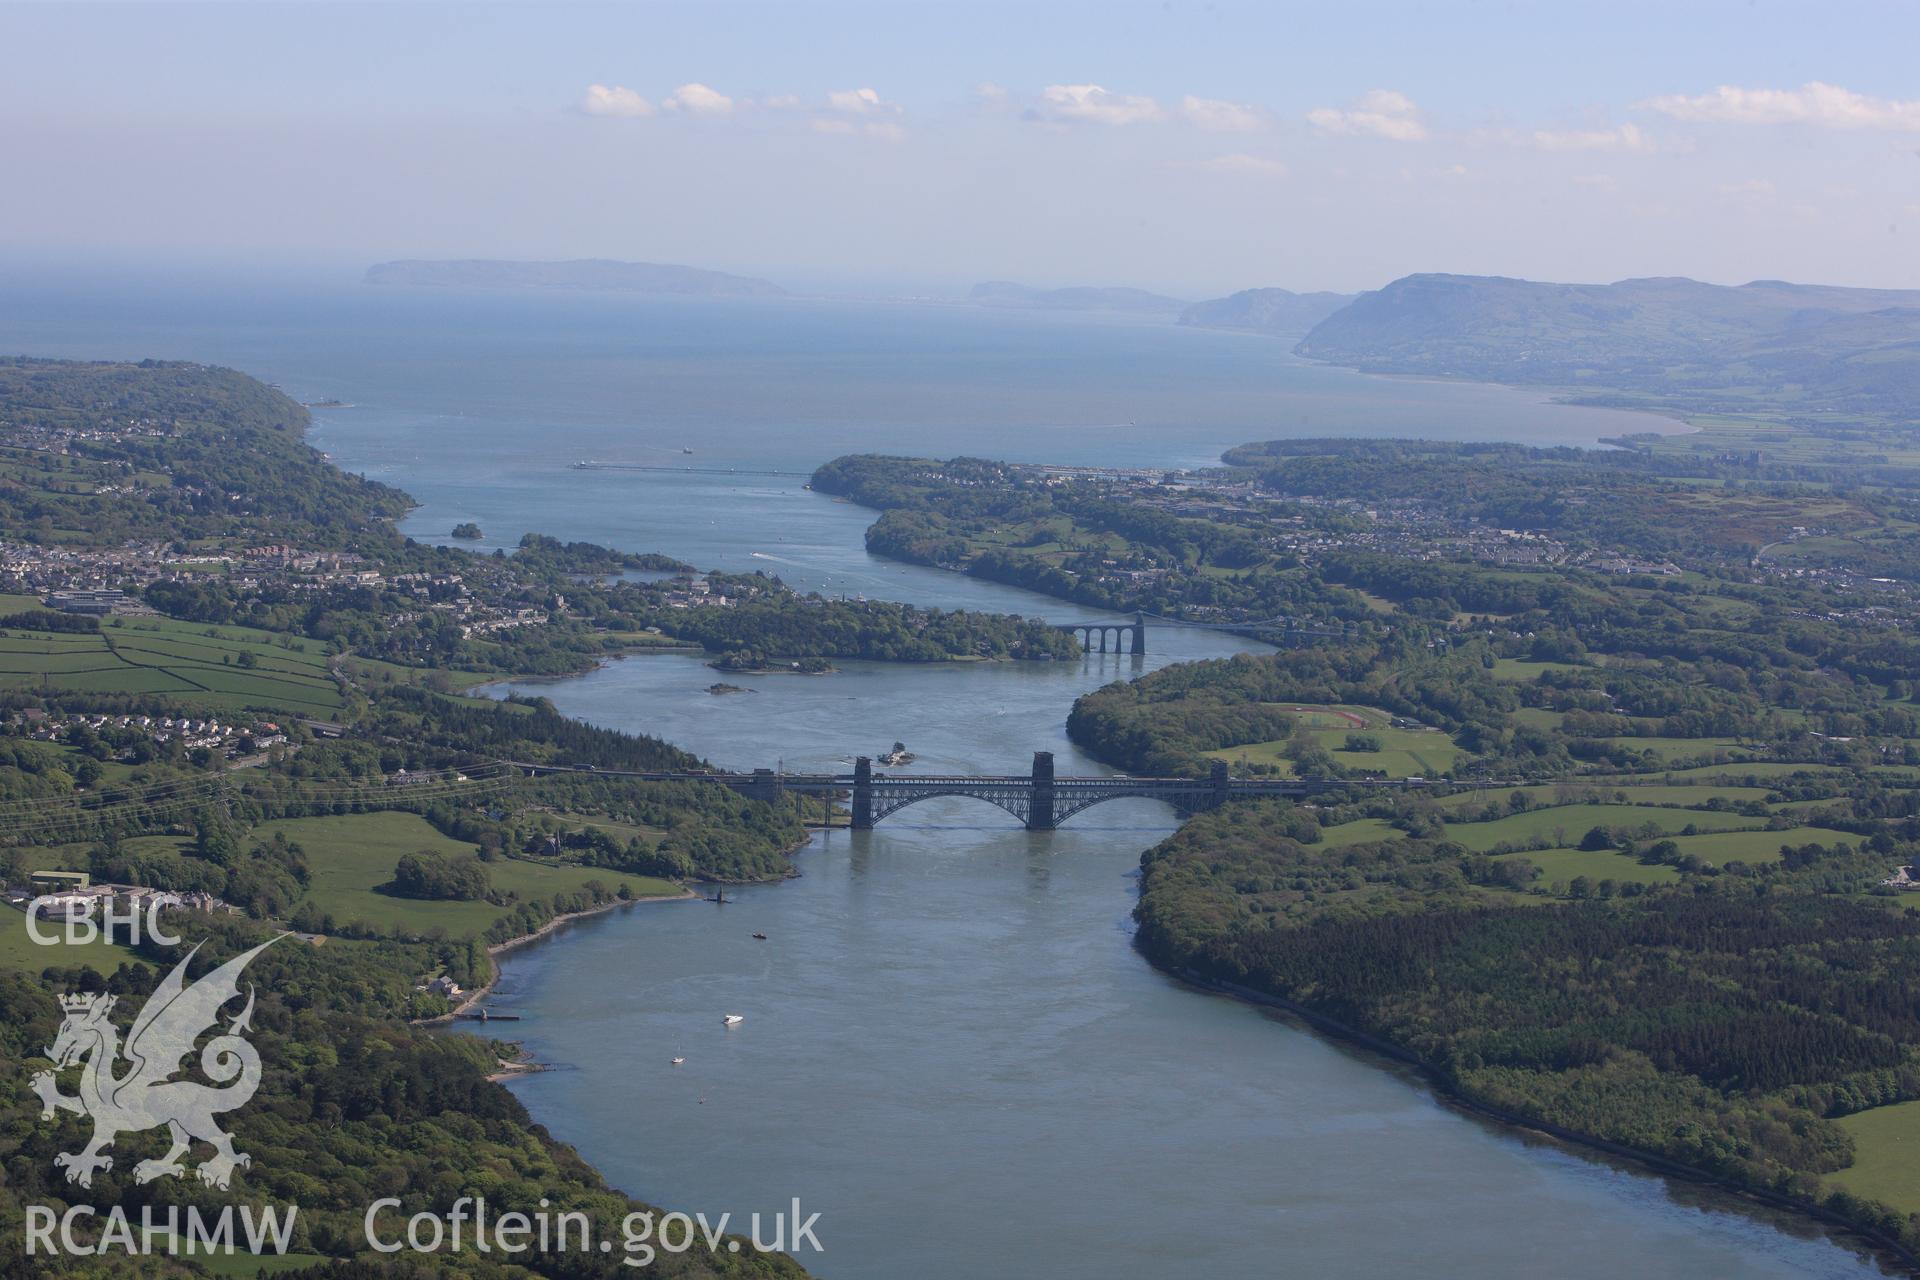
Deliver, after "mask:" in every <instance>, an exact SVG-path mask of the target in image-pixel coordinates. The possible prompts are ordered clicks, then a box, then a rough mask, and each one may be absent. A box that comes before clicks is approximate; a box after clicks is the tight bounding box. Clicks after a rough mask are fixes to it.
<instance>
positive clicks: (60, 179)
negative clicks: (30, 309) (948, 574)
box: [0, 0, 1920, 298]
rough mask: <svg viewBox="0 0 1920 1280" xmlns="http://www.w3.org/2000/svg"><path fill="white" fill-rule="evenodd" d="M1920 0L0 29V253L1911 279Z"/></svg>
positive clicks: (1330, 2)
mask: <svg viewBox="0 0 1920 1280" xmlns="http://www.w3.org/2000/svg"><path fill="white" fill-rule="evenodd" d="M1916 48H1920V4H1914V3H1910V2H1909V3H1898V4H1882V3H1868V2H1864V0H1863V2H1860V3H1848V2H1846V0H1826V2H1825V3H1791V4H1788V3H1774V2H1770V0H1741V2H1740V3H1721V2H1720V0H1663V2H1661V3H1642V2H1640V0H1608V2H1606V3H1582V2H1579V0H1555V2H1552V3H1544V2H1543V3H1511V2H1487V0H1479V2H1476V0H1452V2H1449V3H1435V2H1428V3H1367V2H1365V0H1322V2H1321V3H1316V4H1288V3H1266V4H1239V3H1228V2H1225V0H1216V2H1215V3H1189V2H1188V0H1166V2H1164V3H1150V4H1136V3H1128V2H1125V0H1106V2H1103V3H1098V4H1081V3H1065V2H1061V3H1053V2H1049V0H1027V2H1026V3H1022V4H991V3H965V4H961V3H931V2H922V0H892V2H890V3H884V4H844V3H813V2H802V0H786V2H784V3H778V4H753V3H729V2H724V0H712V2H709V3H700V4H654V3H626V4H620V5H610V6H576V5H569V4H556V3H540V4H509V3H500V4H486V3H462V4H444V5H429V4H353V3H326V4H274V3H252V4H226V5H174V4H144V3H143V4H132V5H107V4H93V3H64V4H51V3H49V4H23V5H0V137H4V138H5V139H6V143H5V145H4V147H0V265H6V264H15V265H17V264H20V263H41V264H56V265H57V264H67V263H78V262H95V263H102V262H105V263H117V262H146V261H152V262H168V261H177V262H191V263H206V264H215V265H220V266H225V267H230V268H232V269H234V270H245V269H248V268H249V267H252V266H259V265H264V264H285V263H299V264H304V265H305V266H308V267H311V268H313V269H316V270H322V271H329V272H332V271H338V272H341V273H349V272H357V271H358V270H359V269H361V268H363V267H364V266H365V265H366V264H368V263H370V262H374V261H380V260H384V259H390V258H400V257H498V258H535V259H552V258H574V257H606V258H621V259H629V260H640V261H653V262H678V263H687V264H692V265H697V266H704V267H712V268H717V269H721V270H728V271H738V272H744V273H749V274H755V275H764V276H767V277H769V278H771V279H774V280H776V281H778V282H780V283H782V284H785V285H787V286H788V287H791V288H796V289H811V290H823V291H825V290H832V291H841V292H874V293H889V294H900V293H916V292H924V293H931V294H943V293H951V292H954V291H956V290H964V289H965V288H966V287H967V286H968V285H969V284H971V283H972V282H974V281H978V280H988V279H1012V280H1020V281H1024V282H1028V283H1032V284H1036V285H1046V286H1058V285H1068V284H1116V285H1117V284H1125V285H1134V286H1138V287H1143V288H1150V289H1155V290H1159V291H1162V292H1167V293H1172V294H1174V295H1176V296H1179V297H1185V298H1199V297H1208V296H1215V295H1218V294H1221V293H1225V292H1229V291H1232V290H1234V289H1240V288H1246V287H1252V286H1280V287H1285V288H1290V289H1296V290H1309V289H1333V290H1339V291H1342V292H1351V291H1357V290H1361V289H1368V288H1374V287H1377V286H1379V285H1381V284H1384V283H1386V282H1387V281H1389V280H1392V279H1395V278H1397V277H1399V276H1401V275H1405V274H1407V273H1410V272H1415V271H1456V272H1465V273H1473V274H1497V275H1511V276H1522V277H1527V278H1532V279H1550V280H1578V281H1599V280H1613V279H1621V278H1626V277H1632V276H1656V275H1686V276H1692V277H1694V278H1696V279H1704V280H1713V281H1719V282H1723V283H1739V282H1742V281H1746V280H1750V279H1756V278H1767V279H1792V280H1802V281H1810V282H1819V283H1831V284H1851V285H1873V286H1883V287H1913V288H1920V75H1916V74H1915V73H1914V70H1913V65H1914V64H1913V50H1914V49H1916Z"/></svg>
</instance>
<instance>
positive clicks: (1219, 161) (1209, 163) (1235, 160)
mask: <svg viewBox="0 0 1920 1280" xmlns="http://www.w3.org/2000/svg"><path fill="white" fill-rule="evenodd" d="M1200 167H1201V168H1202V169H1210V170H1212V171H1213V172H1214V173H1238V174H1246V175H1248V176H1250V177H1260V178H1284V177H1286V176H1287V174H1288V173H1289V172H1290V170H1289V169H1288V168H1287V166H1286V165H1285V164H1284V163H1283V162H1281V161H1279V160H1270V159H1268V158H1267V157H1266V156H1255V155H1248V154H1247V153H1246V152H1244V151H1235V152H1232V153H1230V154H1228V155H1224V156H1209V157H1208V158H1207V159H1205V160H1202V161H1201V162H1200Z"/></svg>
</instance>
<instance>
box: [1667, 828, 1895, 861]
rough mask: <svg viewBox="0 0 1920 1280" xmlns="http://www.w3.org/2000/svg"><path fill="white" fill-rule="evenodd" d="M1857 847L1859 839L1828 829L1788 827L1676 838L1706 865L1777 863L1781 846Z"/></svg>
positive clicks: (1681, 847) (1675, 841)
mask: <svg viewBox="0 0 1920 1280" xmlns="http://www.w3.org/2000/svg"><path fill="white" fill-rule="evenodd" d="M1843 840H1844V841H1846V842H1847V843H1848V844H1851V845H1858V844H1859V843H1860V837H1859V836H1856V835H1853V834H1851V833H1850V832H1846V831H1834V830H1831V829H1829V828H1827V827H1790V828H1788V829H1787V830H1785V831H1724V832H1720V833H1719V834H1716V835H1702V836H1675V837H1674V843H1675V844H1677V845H1679V846H1680V849H1681V851H1682V852H1684V853H1691V854H1693V855H1694V856H1695V857H1699V858H1705V859H1706V860H1707V861H1708V862H1712V863H1723V862H1733V861H1736V860H1738V861H1740V862H1778V861H1779V860H1780V846H1781V845H1783V844H1795V845H1798V844H1824V845H1835V844H1838V843H1840V842H1841V841H1843Z"/></svg>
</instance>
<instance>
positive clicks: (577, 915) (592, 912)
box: [408, 888, 700, 1074]
mask: <svg viewBox="0 0 1920 1280" xmlns="http://www.w3.org/2000/svg"><path fill="white" fill-rule="evenodd" d="M699 897H700V895H699V894H697V893H695V892H694V891H693V890H692V889H684V888H683V889H682V891H681V892H679V893H666V894H653V895H650V896H648V897H645V898H625V899H622V898H615V899H614V900H613V901H611V902H603V903H600V904H599V905H598V906H593V907H588V908H587V909H586V910H585V911H568V912H566V913H564V914H562V915H557V916H555V917H553V919H551V920H549V921H547V922H546V923H545V924H543V925H541V926H540V927H539V928H538V929H535V930H534V931H533V932H532V933H523V934H520V935H519V936H517V937H513V938H508V939H507V940H506V941H505V942H494V943H489V944H488V945H487V959H488V960H489V961H494V960H497V959H498V958H499V957H500V956H502V955H504V954H506V953H507V952H509V951H513V950H516V949H518V948H520V947H524V946H526V945H527V944H528V943H532V942H538V941H539V940H540V939H542V938H544V937H546V936H547V935H548V934H551V933H553V932H554V931H556V930H557V929H559V928H560V927H561V926H562V925H566V924H571V923H573V922H574V921H575V920H585V919H587V918H589V917H591V916H600V915H605V914H606V913H607V912H609V911H612V910H614V909H615V908H617V907H639V906H647V905H651V904H653V903H658V902H685V901H687V900H688V899H690V898H692V899H697V898H699ZM499 985H500V966H499V965H498V964H495V965H494V966H493V976H492V977H491V978H488V979H487V981H486V982H485V983H483V984H482V985H480V986H478V987H475V988H474V989H473V990H471V991H469V992H467V993H466V994H464V995H462V996H461V997H460V1003H458V1004H456V1005H454V1006H453V1007H452V1008H451V1009H449V1010H447V1011H446V1012H445V1013H441V1014H435V1015H434V1016H433V1017H431V1018H412V1019H409V1021H408V1025H409V1026H414V1027H438V1026H445V1025H446V1024H448V1023H451V1022H457V1021H460V1020H461V1019H462V1018H463V1017H464V1016H465V1015H466V1014H467V1013H469V1012H471V1011H472V1009H473V1007H474V1006H475V1005H477V1004H479V1003H480V1002H481V1001H482V1000H484V999H486V998H487V997H488V996H489V995H491V994H493V989H494V988H495V987H497V986H499ZM523 1070H524V1069H523ZM513 1074H521V1072H515V1073H513Z"/></svg>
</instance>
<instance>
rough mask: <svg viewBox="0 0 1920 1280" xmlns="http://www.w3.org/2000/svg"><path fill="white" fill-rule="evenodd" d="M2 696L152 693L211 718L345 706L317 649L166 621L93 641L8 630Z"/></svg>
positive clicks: (3, 638) (135, 622)
mask: <svg viewBox="0 0 1920 1280" xmlns="http://www.w3.org/2000/svg"><path fill="white" fill-rule="evenodd" d="M243 661H245V662H246V663H250V664H251V665H248V666H243V665H240V664H241V663H242V662H243ZM0 688H11V689H22V690H29V691H31V690H62V691H73V692H82V693H157V694H165V695H167V696H169V697H172V698H175V699H177V700H178V701H180V702H181V703H182V704H184V705H187V706H191V707H195V708H203V709H205V710H208V711H213V712H229V713H230V712H236V711H244V710H257V711H261V712H267V713H274V712H279V713H285V714H289V715H298V716H311V717H315V718H318V719H326V718H328V717H330V716H332V715H333V713H335V712H336V711H338V710H339V709H340V707H341V705H342V699H341V695H340V689H339V686H338V684H337V683H336V682H335V681H334V679H333V676H332V675H331V673H330V672H329V671H328V669H327V654H326V650H325V647H324V646H323V645H321V644H320V643H319V642H318V641H313V640H304V639H298V638H290V637H282V636H278V635H275V634H273V633H271V632H266V631H258V630H255V629H253V628H251V627H210V626H202V625H200V624H197V623H188V622H177V621H174V620H172V619H169V618H112V619H108V620H107V621H106V622H105V623H104V624H103V626H102V628H101V630H100V632H99V633H98V634H67V633H64V632H47V631H22V630H15V629H9V630H6V631H5V633H4V634H0Z"/></svg>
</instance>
